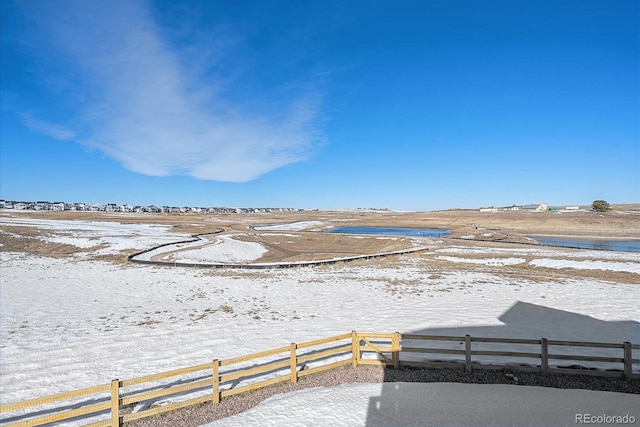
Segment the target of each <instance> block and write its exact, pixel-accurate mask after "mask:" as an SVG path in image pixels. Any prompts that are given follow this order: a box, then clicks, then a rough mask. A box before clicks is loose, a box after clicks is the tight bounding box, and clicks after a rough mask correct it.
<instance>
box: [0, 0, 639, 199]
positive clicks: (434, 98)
mask: <svg viewBox="0 0 640 427" xmlns="http://www.w3.org/2000/svg"><path fill="white" fill-rule="evenodd" d="M0 7H1V9H0V14H1V18H2V22H1V26H2V30H1V31H2V45H1V50H0V53H1V55H2V57H1V74H0V76H1V80H0V82H1V85H2V87H1V92H0V96H1V110H0V113H1V121H0V138H1V139H0V141H1V145H0V197H1V198H4V199H9V200H49V201H67V202H75V201H83V202H89V203H94V202H101V203H131V204H157V205H178V206H180V205H199V206H270V207H296V208H320V209H334V208H358V207H361V208H368V207H377V208H383V207H386V208H391V209H399V210H435V209H446V208H456V207H459V208H470V207H479V206H488V205H496V206H498V205H511V204H513V203H515V204H526V203H534V202H546V203H549V204H590V203H591V202H592V201H593V200H595V199H605V200H607V201H609V202H611V203H629V202H640V125H639V121H640V107H639V103H640V101H639V100H640V83H639V82H640V72H639V63H640V61H639V44H640V32H639V27H640V22H639V21H640V10H639V9H640V6H639V3H638V2H637V1H636V0H602V1H590V0H575V1H573V0H563V1H557V0H550V1H545V0H535V1H526V0H505V1H498V0H496V1H471V0H469V1H460V0H442V1H428V0H421V1H382V0H380V1H371V0H368V1H327V0H322V1H319V0H309V1H276V0H269V1H267V0H263V1H222V0H209V1H202V2H191V1H184V2H175V1H133V0H132V1H128V0H127V1H124V0H116V1H102V0H92V1H81V0H73V1H71V0H58V1H46V0H37V1H36V0H21V1H11V0H3V1H2V2H1V3H0Z"/></svg>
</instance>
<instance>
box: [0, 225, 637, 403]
mask: <svg viewBox="0 0 640 427" xmlns="http://www.w3.org/2000/svg"><path fill="white" fill-rule="evenodd" d="M27 219H28V218H27ZM27 219H23V218H20V219H19V220H15V221H14V220H11V224H12V225H19V224H20V223H24V224H27V223H28V225H31V226H37V227H41V228H43V229H47V230H51V231H52V232H53V233H52V236H51V237H50V239H52V240H54V239H59V238H62V237H64V238H65V239H68V240H65V241H66V242H78V245H79V246H80V247H85V246H81V245H85V244H86V242H87V241H97V242H100V244H102V245H103V246H104V247H103V248H101V249H100V250H101V251H106V252H108V253H117V251H119V250H121V249H123V248H135V249H145V248H146V247H151V246H153V245H157V244H160V243H166V242H169V241H177V240H185V238H186V237H188V236H185V235H179V234H175V233H171V232H169V230H168V228H166V227H163V226H152V225H125V224H117V223H104V222H101V223H93V222H88V221H40V220H30V221H27ZM9 220H10V219H9V218H3V220H2V221H3V224H6V223H8V222H9ZM316 225H318V224H314V226H316ZM306 226H309V224H308V223H307V225H306ZM278 230H285V229H284V228H280V229H278ZM220 238H222V236H221V237H220ZM228 239H229V240H228V241H227V243H228V242H229V241H233V239H232V237H228ZM242 243H245V242H242ZM72 244H75V243H72ZM145 245H146V246H145ZM141 246H142V247H141ZM220 247H225V246H220ZM207 248H216V245H211V246H208V247H207ZM226 248H227V249H231V250H232V251H231V252H230V253H229V254H227V255H225V256H229V257H235V258H237V259H241V258H242V257H246V252H245V249H246V247H245V249H237V251H238V252H233V246H226ZM254 249H256V248H254ZM210 250H212V251H215V249H210ZM225 250H226V249H225ZM190 252H193V254H189V253H190ZM256 253H257V252H256ZM550 253H553V254H552V255H551V254H550ZM581 253H584V254H588V259H584V258H581V257H580V256H579V254H581ZM185 254H187V255H186V256H189V257H192V258H193V257H197V256H198V255H197V251H196V249H195V248H192V249H191V250H190V251H187V252H182V256H185ZM482 254H485V255H490V256H491V259H494V258H495V260H494V261H491V262H488V261H487V262H486V263H487V264H491V265H507V264H514V263H515V261H514V260H518V261H519V260H520V259H521V258H522V257H530V258H531V257H532V256H533V258H534V259H539V260H545V259H556V260H557V259H563V260H564V261H563V262H564V264H563V268H564V267H569V268H582V267H584V264H582V263H584V262H590V263H591V264H590V268H600V269H608V268H609V267H612V266H613V265H616V266H621V268H622V269H623V270H624V271H628V272H632V273H636V274H640V272H639V271H638V270H637V266H638V263H639V262H640V257H639V255H638V254H631V253H624V254H619V253H608V252H597V251H584V252H580V251H564V250H562V249H558V250H553V251H550V250H549V249H546V248H545V249H542V248H540V249H538V248H518V249H514V250H508V249H502V248H492V247H478V248H468V247H447V246H446V244H441V251H440V252H438V256H443V257H450V256H451V255H455V257H457V258H461V259H463V258H465V256H468V259H474V258H473V257H474V256H478V255H482ZM0 256H1V258H0V260H1V263H2V268H1V269H0V338H1V344H0V392H1V393H0V395H1V397H0V400H1V403H2V404H5V403H10V402H16V401H20V400H25V399H30V398H35V397H40V396H44V395H49V394H53V393H57V392H63V391H68V390H73V389H77V388H82V387H88V386H92V385H97V384H104V383H107V382H109V381H110V380H111V379H113V378H119V379H121V380H122V379H127V378H134V377H138V376H142V375H147V374H152V373H158V372H163V371H168V370H171V369H175V368H178V367H183V366H191V365H196V364H201V363H207V362H209V361H211V360H212V359H214V358H218V359H225V358H229V357H235V356H240V355H244V354H249V353H252V352H256V351H260V350H266V349H271V348H274V347H279V346H283V345H288V344H289V343H291V342H303V341H308V340H313V339H318V338H324V337H328V336H333V335H338V334H343V333H345V332H348V331H351V330H359V331H370V332H394V331H400V332H404V333H410V332H433V333H441V334H445V333H448V334H454V333H455V334H462V335H464V333H465V332H466V333H471V334H472V335H473V334H475V335H476V336H480V335H484V336H487V335H489V336H511V337H514V336H519V337H525V338H536V339H538V338H541V337H543V336H544V337H546V338H549V339H567V340H584V341H606V342H619V343H621V342H623V341H633V342H636V343H637V342H640V338H639V337H640V334H639V332H640V331H639V329H638V322H640V286H639V285H634V284H620V283H613V282H609V281H605V280H597V279H584V278H580V279H577V278H576V279H564V280H563V281H555V280H551V279H549V280H545V279H543V278H540V279H538V280H528V279H521V280H514V278H513V276H509V277H505V276H501V275H499V274H496V273H494V272H490V271H486V272H484V271H478V270H472V271H467V270H464V269H461V270H457V269H456V268H455V266H456V265H457V264H453V265H452V268H451V269H448V270H446V271H445V270H438V269H437V268H436V267H434V266H433V265H432V263H433V258H428V257H426V256H425V257H421V256H411V257H402V256H400V257H398V258H397V259H395V261H394V263H393V264H389V263H388V262H386V263H384V264H382V265H385V266H387V267H383V266H380V265H378V264H377V263H376V260H371V261H370V262H368V263H365V264H363V263H360V264H358V265H350V264H344V265H342V264H339V265H333V266H325V267H321V268H296V269H287V270H266V271H261V272H255V271H243V270H227V269H213V270H208V269H189V268H173V267H159V266H149V265H134V264H112V263H107V262H103V261H96V260H92V259H88V258H84V257H68V258H62V259H54V258H46V257H36V256H31V255H25V254H23V253H8V252H2V253H0ZM252 256H255V253H254V255H252ZM500 257H504V259H506V260H507V261H502V264H500V262H499V261H497V260H499V259H500ZM598 257H599V258H600V261H599V262H596V261H595V259H594V258H598ZM545 262H548V261H545ZM603 263H605V264H603ZM480 267H482V266H480ZM438 268H440V267H438ZM554 268H555V267H554ZM621 322H623V323H621ZM469 331H471V332H469Z"/></svg>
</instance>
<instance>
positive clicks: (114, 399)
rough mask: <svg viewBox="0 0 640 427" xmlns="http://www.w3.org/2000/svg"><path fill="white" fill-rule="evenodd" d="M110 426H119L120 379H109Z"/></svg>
mask: <svg viewBox="0 0 640 427" xmlns="http://www.w3.org/2000/svg"><path fill="white" fill-rule="evenodd" d="M111 427H120V380H117V379H116V380H111Z"/></svg>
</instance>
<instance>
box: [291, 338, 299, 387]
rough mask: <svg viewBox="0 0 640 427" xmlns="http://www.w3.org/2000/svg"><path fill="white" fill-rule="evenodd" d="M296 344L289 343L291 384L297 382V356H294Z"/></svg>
mask: <svg viewBox="0 0 640 427" xmlns="http://www.w3.org/2000/svg"><path fill="white" fill-rule="evenodd" d="M297 348H298V346H297V345H296V343H294V342H292V343H291V384H295V383H297V382H298V370H297V367H298V357H297V356H296V349H297Z"/></svg>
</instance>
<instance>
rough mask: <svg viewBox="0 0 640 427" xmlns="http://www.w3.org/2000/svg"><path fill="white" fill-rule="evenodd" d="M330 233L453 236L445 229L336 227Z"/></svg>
mask: <svg viewBox="0 0 640 427" xmlns="http://www.w3.org/2000/svg"><path fill="white" fill-rule="evenodd" d="M328 232H329V233H344V234H375V235H382V236H408V237H443V236H448V235H449V234H451V232H450V231H449V230H445V229H443V228H404V227H402V228H401V227H336V228H332V229H331V230H328Z"/></svg>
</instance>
